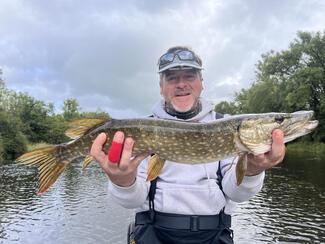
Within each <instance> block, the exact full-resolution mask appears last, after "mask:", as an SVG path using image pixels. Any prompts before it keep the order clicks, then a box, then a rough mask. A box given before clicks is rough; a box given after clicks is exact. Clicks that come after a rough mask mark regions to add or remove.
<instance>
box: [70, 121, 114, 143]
mask: <svg viewBox="0 0 325 244" xmlns="http://www.w3.org/2000/svg"><path fill="white" fill-rule="evenodd" d="M109 120H110V119H107V118H83V119H77V120H74V121H72V122H70V123H69V126H70V128H69V129H68V130H67V131H66V132H65V135H66V136H68V137H70V138H71V139H77V138H79V137H80V136H82V135H84V134H86V133H87V131H89V129H91V128H94V127H98V126H100V125H102V124H104V123H106V122H107V121H109Z"/></svg>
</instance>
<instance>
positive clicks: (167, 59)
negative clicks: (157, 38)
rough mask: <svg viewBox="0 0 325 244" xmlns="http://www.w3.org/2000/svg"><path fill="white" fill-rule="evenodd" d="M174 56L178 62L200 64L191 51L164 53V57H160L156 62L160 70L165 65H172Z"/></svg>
mask: <svg viewBox="0 0 325 244" xmlns="http://www.w3.org/2000/svg"><path fill="white" fill-rule="evenodd" d="M176 56H177V57H178V59H179V60H182V61H194V62H196V63H197V64H198V65H200V62H199V60H198V58H197V56H196V55H195V54H194V53H193V52H192V51H189V50H178V51H176V52H173V53H165V54H164V55H162V56H161V57H160V58H159V61H158V65H159V68H162V67H163V66H166V65H168V64H170V63H172V62H173V61H174V59H175V57H176Z"/></svg>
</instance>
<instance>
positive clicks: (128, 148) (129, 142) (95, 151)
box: [90, 131, 149, 187]
mask: <svg viewBox="0 0 325 244" xmlns="http://www.w3.org/2000/svg"><path fill="white" fill-rule="evenodd" d="M107 139H108V138H107V136H106V134H105V133H101V134H99V135H98V136H97V138H96V139H95V141H94V143H93V145H92V147H91V150H90V155H91V156H93V157H94V158H95V159H96V161H98V162H99V165H100V166H101V168H102V169H103V170H104V172H105V173H106V174H107V176H108V177H109V178H110V180H111V181H112V182H113V183H114V184H116V185H119V186H123V187H127V186H131V185H132V184H133V183H134V181H135V178H136V175H137V168H138V166H139V164H140V163H141V161H142V160H143V159H145V158H146V157H147V156H149V154H148V153H142V154H140V155H137V156H136V157H134V158H131V157H132V150H133V145H134V140H133V139H132V138H131V137H127V138H126V139H125V138H124V133H123V132H121V131H118V132H116V133H115V135H114V138H113V142H115V146H116V145H118V144H122V145H123V150H122V154H121V157H120V159H119V161H118V162H110V161H109V159H108V155H107V154H106V153H105V152H104V151H103V146H104V144H105V142H106V140H107Z"/></svg>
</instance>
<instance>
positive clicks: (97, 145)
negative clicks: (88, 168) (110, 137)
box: [90, 133, 107, 162]
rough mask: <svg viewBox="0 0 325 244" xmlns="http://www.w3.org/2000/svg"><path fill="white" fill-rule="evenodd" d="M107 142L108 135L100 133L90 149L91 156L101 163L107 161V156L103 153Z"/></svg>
mask: <svg viewBox="0 0 325 244" xmlns="http://www.w3.org/2000/svg"><path fill="white" fill-rule="evenodd" d="M106 140H107V136H106V134H105V133H100V134H99V135H98V136H97V137H96V139H95V140H94V142H93V144H92V146H91V149H90V155H91V156H93V157H94V158H95V159H96V160H97V161H99V162H105V161H106V155H105V153H104V152H103V145H104V144H105V142H106Z"/></svg>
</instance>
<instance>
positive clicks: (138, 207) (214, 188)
mask: <svg viewBox="0 0 325 244" xmlns="http://www.w3.org/2000/svg"><path fill="white" fill-rule="evenodd" d="M201 104H202V111H201V112H200V113H199V114H197V115H196V116H195V117H193V118H191V119H189V120H187V121H199V122H209V121H213V120H215V116H216V114H215V112H214V105H213V104H212V103H210V102H208V101H205V100H203V99H201ZM163 108H164V101H163V100H161V101H159V102H158V103H157V104H156V105H155V106H154V108H153V115H154V117H158V118H162V119H174V120H178V119H177V118H175V117H173V116H171V115H169V114H168V113H166V111H165V110H164V109H163ZM148 159H149V158H146V159H145V160H143V161H142V162H141V164H140V166H139V167H138V172H137V178H136V180H135V182H134V184H133V185H131V186H129V187H121V186H118V185H115V184H113V183H112V182H109V187H108V189H109V192H110V194H111V196H112V198H113V199H114V200H115V201H116V202H117V203H118V204H120V205H121V206H123V207H125V208H134V209H135V211H136V212H140V211H146V210H148V209H149V201H148V193H149V188H150V182H147V181H146V178H147V164H148ZM235 166H236V159H235V158H227V159H224V160H221V161H220V167H221V172H222V175H223V179H222V187H223V192H222V191H221V190H220V188H219V186H218V184H217V170H218V167H219V161H218V162H212V163H202V164H195V165H189V164H180V163H175V162H171V161H166V162H165V165H164V167H163V169H162V172H161V173H160V175H159V178H158V181H157V189H156V195H155V210H157V211H160V212H165V213H177V214H189V215H193V214H195V215H213V214H218V213H219V212H220V211H221V210H222V209H223V208H225V213H228V214H232V213H233V212H234V208H235V206H236V203H238V202H243V201H247V200H249V199H250V198H251V197H253V196H254V195H255V194H256V193H258V192H259V191H260V190H261V188H262V186H263V180H264V176H265V173H264V172H262V173H261V174H258V175H255V176H245V177H244V180H243V182H242V184H241V185H240V186H237V185H236V173H235Z"/></svg>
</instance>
